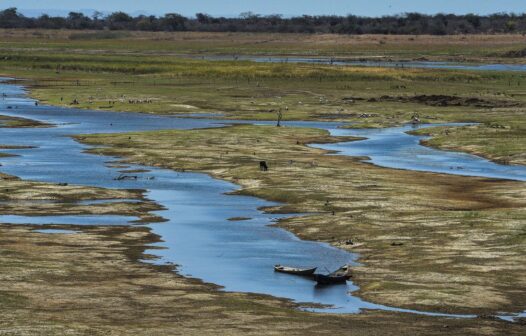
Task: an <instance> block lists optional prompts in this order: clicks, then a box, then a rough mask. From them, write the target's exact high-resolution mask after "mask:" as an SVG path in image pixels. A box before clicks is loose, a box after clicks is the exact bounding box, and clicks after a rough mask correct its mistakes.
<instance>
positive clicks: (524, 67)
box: [194, 55, 526, 72]
mask: <svg viewBox="0 0 526 336" xmlns="http://www.w3.org/2000/svg"><path fill="white" fill-rule="evenodd" d="M194 58H199V59H205V60H210V61H234V60H239V61H252V62H257V63H314V64H331V65H339V66H345V65H352V66H363V67H385V68H400V69H402V68H423V69H449V70H475V71H514V72H526V64H474V63H454V62H434V61H397V62H395V61H358V60H349V59H339V58H330V57H284V56H268V57H265V56H250V55H240V56H221V55H216V56H214V55H210V56H196V57H194Z"/></svg>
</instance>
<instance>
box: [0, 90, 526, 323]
mask: <svg viewBox="0 0 526 336" xmlns="http://www.w3.org/2000/svg"><path fill="white" fill-rule="evenodd" d="M0 93H4V94H5V97H4V98H3V100H0V114H2V115H8V116H17V117H24V118H28V119H33V120H38V121H42V122H46V123H50V124H54V125H56V127H50V128H4V129H1V130H0V144H2V145H17V146H34V148H30V149H17V150H3V151H5V152H7V153H11V154H16V155H17V156H14V157H6V158H2V162H1V163H2V166H1V167H0V171H1V172H3V173H7V174H11V175H16V176H18V177H20V178H22V179H27V180H34V181H43V182H53V183H69V184H76V185H86V186H96V187H104V188H119V189H144V190H146V194H145V195H146V197H147V198H148V199H150V200H152V201H154V202H156V203H158V204H160V205H162V206H163V208H164V209H163V210H160V211H157V212H156V214H158V215H159V216H161V217H163V218H165V219H166V220H167V222H164V223H147V224H136V223H134V221H135V220H137V218H135V217H126V216H40V217H29V216H28V217H25V216H16V215H3V216H0V222H4V223H13V224H41V225H45V224H74V225H146V226H148V227H149V228H151V230H152V232H153V233H155V234H158V235H159V236H160V237H161V238H162V240H163V241H162V242H161V243H158V246H159V247H161V249H157V248H155V249H152V250H149V251H148V253H150V254H153V255H156V256H157V257H158V259H157V260H155V261H154V262H155V263H159V264H164V263H173V264H177V265H179V267H178V271H179V272H180V273H181V274H182V275H185V276H189V277H194V278H199V279H202V280H204V281H205V282H210V283H214V284H218V285H220V286H222V287H223V288H224V290H226V291H236V292H253V293H260V294H268V295H273V296H276V297H283V298H288V299H291V300H294V301H296V302H300V303H316V304H322V305H326V306H327V308H315V309H314V308H307V307H308V305H307V304H306V305H305V307H306V308H305V309H309V310H316V311H330V312H337V313H357V312H359V311H360V310H362V309H379V310H389V311H399V312H408V313H416V314H425V315H437V316H450V317H474V316H472V315H448V314H439V313H433V312H419V311H412V310H405V309H399V308H396V307H386V306H382V305H378V304H375V303H371V302H366V301H364V300H362V299H360V298H359V297H357V296H354V295H353V291H355V290H357V287H356V286H355V285H354V284H352V283H351V282H348V283H347V284H346V285H341V286H331V287H325V288H319V287H316V286H314V285H313V282H311V281H309V280H306V279H303V278H299V277H291V276H287V275H283V274H277V273H275V272H274V271H273V265H274V264H276V263H281V264H287V265H297V266H311V265H323V266H325V267H326V268H328V269H331V270H332V269H336V268H338V267H339V266H341V265H343V264H347V263H350V264H356V262H355V260H356V259H357V256H356V255H355V254H353V253H349V252H346V251H343V250H340V249H336V248H334V247H331V246H329V245H328V244H324V243H318V242H310V241H302V240H300V239H298V238H297V237H296V236H294V235H293V234H291V233H290V232H288V231H285V230H283V229H280V228H277V227H274V226H269V224H271V223H273V222H275V221H276V220H278V219H279V218H282V217H287V216H290V215H273V214H267V213H264V212H262V211H260V210H258V209H260V208H261V207H265V206H270V205H272V204H273V203H270V202H267V201H264V200H261V199H257V198H254V197H247V196H238V195H227V193H228V192H231V191H233V190H236V189H238V186H236V185H234V184H231V183H228V182H224V181H220V180H216V179H213V178H211V177H210V176H208V175H206V174H201V173H189V172H184V173H181V172H176V171H172V170H166V169H159V168H152V167H144V166H139V165H129V167H127V169H144V170H146V172H144V173H137V175H138V176H139V178H138V179H137V180H122V181H117V180H115V177H117V176H119V174H120V173H119V169H122V167H121V168H116V167H114V166H113V165H111V163H112V162H115V161H117V160H118V159H117V158H113V157H105V156H98V155H92V154H87V153H86V152H85V151H86V150H87V149H89V148H90V147H89V146H86V145H83V144H80V143H78V142H76V141H74V140H73V139H72V138H71V137H70V136H72V135H76V134H93V133H121V132H132V131H147V130H159V129H197V128H208V127H222V126H224V121H221V120H214V119H192V118H176V117H167V116H157V115H149V114H138V113H115V112H101V111H89V110H77V109H70V108H58V107H51V106H44V105H40V106H35V104H34V101H33V100H31V99H29V98H27V96H26V92H25V90H24V88H23V87H21V86H17V85H11V84H6V83H5V80H4V82H3V83H2V82H0ZM228 122H229V123H230V122H231V121H228ZM237 122H239V123H247V122H248V121H237ZM258 123H260V122H258ZM286 126H288V127H316V128H323V129H326V130H329V131H330V132H331V133H332V134H333V135H357V136H365V137H367V138H368V139H367V140H363V141H357V142H344V143H339V144H330V145H319V147H322V148H327V149H332V150H338V151H340V152H341V154H343V155H360V156H363V155H366V156H368V157H369V158H370V161H371V162H372V163H374V164H378V165H381V166H385V167H392V168H401V169H415V170H423V171H434V172H441V173H450V174H461V175H474V176H485V177H491V178H505V179H513V180H521V181H526V167H517V166H503V165H498V164H495V163H492V162H490V161H488V160H485V159H482V158H479V157H476V156H472V155H468V154H462V153H455V152H447V151H440V150H436V149H431V148H426V147H423V146H420V144H419V140H420V139H421V137H416V136H412V135H408V134H406V133H405V132H406V131H407V130H409V129H410V127H409V126H408V127H398V128H390V129H385V130H372V129H371V130H351V129H340V128H338V127H339V126H341V125H340V124H338V123H318V122H289V123H287V124H286ZM134 174H135V173H134ZM114 201H115V200H108V201H107V202H108V203H110V202H114ZM128 201H129V202H137V201H138V200H128ZM98 202H100V201H98ZM233 217H247V218H251V219H250V220H247V221H236V222H234V221H229V220H228V219H229V218H233ZM40 232H48V233H67V231H46V230H45V229H43V230H40ZM72 233H74V232H72ZM311 306H312V305H311ZM503 318H504V317H503ZM506 318H508V319H512V318H513V316H512V315H509V316H507V317H506Z"/></svg>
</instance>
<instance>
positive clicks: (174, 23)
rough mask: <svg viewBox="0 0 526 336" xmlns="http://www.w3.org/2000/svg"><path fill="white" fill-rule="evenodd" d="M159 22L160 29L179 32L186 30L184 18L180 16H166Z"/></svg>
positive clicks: (172, 14)
mask: <svg viewBox="0 0 526 336" xmlns="http://www.w3.org/2000/svg"><path fill="white" fill-rule="evenodd" d="M161 22H162V23H161V25H162V27H163V28H164V29H165V30H168V31H181V30H185V29H186V26H185V22H186V18H185V17H184V16H182V15H180V14H175V13H170V14H166V15H165V16H164V17H163V18H162V19H161Z"/></svg>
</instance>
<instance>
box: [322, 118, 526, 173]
mask: <svg viewBox="0 0 526 336" xmlns="http://www.w3.org/2000/svg"><path fill="white" fill-rule="evenodd" d="M447 125H450V126H451V125H453V126H454V125H457V126H462V125H464V124H434V125H417V126H415V125H406V126H402V127H392V128H385V129H377V128H370V129H343V128H340V129H333V130H331V134H332V135H334V136H356V137H365V138H367V139H366V140H362V141H351V142H340V143H335V144H323V145H313V147H317V148H323V149H327V150H335V151H338V155H349V156H367V157H369V159H368V160H366V161H368V162H371V163H374V164H375V165H377V166H382V167H388V168H396V169H407V170H417V171H429V172H435V173H445V174H454V175H463V176H480V177H488V178H499V179H510V180H517V181H526V166H519V165H501V164H496V163H494V162H491V161H488V160H486V159H484V158H481V157H479V156H475V155H471V154H467V153H460V152H453V151H443V150H438V149H434V148H430V147H426V146H422V145H420V141H421V140H423V139H426V138H428V137H425V136H414V135H409V134H407V133H406V132H408V131H412V130H416V129H419V128H426V127H434V126H447Z"/></svg>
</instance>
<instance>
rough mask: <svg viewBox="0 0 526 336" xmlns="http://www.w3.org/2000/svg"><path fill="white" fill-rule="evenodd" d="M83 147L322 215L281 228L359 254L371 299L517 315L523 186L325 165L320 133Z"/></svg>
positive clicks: (235, 132)
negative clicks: (204, 176) (263, 165)
mask: <svg viewBox="0 0 526 336" xmlns="http://www.w3.org/2000/svg"><path fill="white" fill-rule="evenodd" d="M129 137H131V140H130V139H129ZM80 139H82V141H85V142H88V143H90V144H98V145H104V146H110V147H109V148H101V149H96V150H94V152H96V153H102V154H106V155H119V156H123V157H125V158H127V159H128V160H130V161H133V162H137V163H141V164H146V165H154V166H163V167H167V168H172V169H189V170H195V171H204V172H207V173H210V174H212V175H214V176H215V177H218V178H222V179H226V180H229V181H232V182H235V183H238V184H240V185H242V186H243V187H244V188H243V190H242V193H243V194H250V195H254V196H258V197H262V198H265V199H270V200H274V201H279V202H284V203H286V204H285V205H283V206H282V207H278V208H277V209H274V211H298V212H314V213H320V214H319V215H312V216H308V217H301V218H296V219H291V220H285V221H282V222H281V223H280V225H281V226H283V227H285V228H287V229H289V230H291V231H292V232H294V233H295V234H297V235H298V236H300V237H301V238H304V239H311V240H321V241H327V242H330V243H331V244H333V245H335V246H338V247H341V248H347V249H353V250H355V251H358V252H360V253H361V259H360V260H361V262H362V263H363V264H364V267H358V268H356V270H355V280H356V282H357V283H358V284H359V285H360V287H361V290H360V295H361V296H363V297H365V298H367V299H370V300H372V301H375V302H379V303H383V304H388V305H393V306H403V307H407V308H418V309H424V310H434V311H437V310H440V311H447V312H451V311H454V312H471V313H473V312H479V313H495V312H497V311H520V310H523V309H524V307H523V302H524V297H523V295H522V294H521V293H524V290H523V289H524V288H526V282H525V281H524V279H526V267H524V263H523V262H522V259H523V256H524V243H525V240H524V239H525V238H524V237H525V236H524V232H525V230H526V227H525V223H526V213H525V212H524V209H525V205H526V202H524V196H526V193H525V190H526V189H525V188H524V183H518V182H517V183H515V182H506V181H493V180H487V179H481V178H470V177H460V176H450V175H439V174H431V173H419V172H408V171H397V170H392V169H383V168H378V167H374V166H372V165H369V164H365V163H362V162H360V161H358V160H357V159H353V158H348V157H340V156H329V157H328V156H326V155H325V152H324V151H322V150H318V149H312V148H309V147H306V146H305V145H303V144H305V143H309V142H313V141H333V140H334V139H332V140H331V139H330V138H328V137H327V136H326V133H324V132H322V131H319V130H308V129H287V128H276V127H263V126H260V127H257V126H235V127H228V128H223V129H210V130H196V131H161V132H148V133H132V134H126V135H97V136H88V137H81V138H80ZM259 160H266V161H267V162H268V164H269V166H270V171H269V172H268V173H262V172H260V171H259ZM333 211H334V215H332V214H331V213H332V212H333ZM347 240H353V241H354V242H355V243H356V244H355V245H346V244H345V242H346V241H347ZM451 279H454V281H451Z"/></svg>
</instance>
